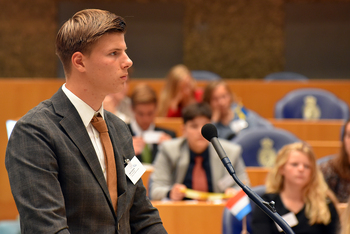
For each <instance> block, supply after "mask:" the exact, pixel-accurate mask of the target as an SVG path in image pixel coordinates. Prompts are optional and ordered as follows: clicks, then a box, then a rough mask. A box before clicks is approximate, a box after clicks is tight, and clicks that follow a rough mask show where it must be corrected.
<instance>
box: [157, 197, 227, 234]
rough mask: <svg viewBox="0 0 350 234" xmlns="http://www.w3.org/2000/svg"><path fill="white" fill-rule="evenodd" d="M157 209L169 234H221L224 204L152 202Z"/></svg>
mask: <svg viewBox="0 0 350 234" xmlns="http://www.w3.org/2000/svg"><path fill="white" fill-rule="evenodd" d="M152 204H153V205H154V206H155V207H156V208H157V209H158V211H159V214H160V217H161V219H162V221H163V225H164V227H165V229H166V230H167V232H168V233H169V234H180V233H181V234H193V233H201V234H206V233H208V234H213V233H222V214H223V211H224V208H225V204H226V203H225V202H224V203H221V204H213V203H207V202H192V201H189V202H186V201H180V202H165V203H164V202H160V201H152Z"/></svg>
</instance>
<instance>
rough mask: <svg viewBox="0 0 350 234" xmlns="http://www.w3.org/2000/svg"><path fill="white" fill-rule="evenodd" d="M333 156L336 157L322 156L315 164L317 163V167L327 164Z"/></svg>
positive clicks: (331, 155)
mask: <svg viewBox="0 0 350 234" xmlns="http://www.w3.org/2000/svg"><path fill="white" fill-rule="evenodd" d="M335 156H336V154H330V155H327V156H324V157H322V158H319V159H317V161H316V163H317V165H321V164H322V163H326V162H328V161H329V160H331V159H332V158H334V157H335Z"/></svg>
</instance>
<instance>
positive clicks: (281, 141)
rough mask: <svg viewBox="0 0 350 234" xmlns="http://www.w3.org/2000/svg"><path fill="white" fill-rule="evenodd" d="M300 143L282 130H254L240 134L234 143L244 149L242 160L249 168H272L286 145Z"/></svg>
mask: <svg viewBox="0 0 350 234" xmlns="http://www.w3.org/2000/svg"><path fill="white" fill-rule="evenodd" d="M298 141H300V140H299V139H298V138H297V137H296V136H294V135H293V134H292V133H290V132H288V131H286V130H284V129H280V128H253V129H247V130H246V131H245V132H241V133H240V134H238V135H237V136H236V137H235V138H234V139H233V140H232V142H234V143H237V144H239V145H240V146H241V147H242V158H243V160H244V163H245V165H246V166H249V167H257V166H258V167H260V166H264V167H270V166H272V165H273V164H274V162H275V158H276V154H277V152H278V150H280V149H281V148H282V147H283V146H284V145H286V144H291V143H294V142H298Z"/></svg>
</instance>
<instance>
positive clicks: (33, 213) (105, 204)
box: [5, 89, 166, 234]
mask: <svg viewBox="0 0 350 234" xmlns="http://www.w3.org/2000/svg"><path fill="white" fill-rule="evenodd" d="M105 120H106V123H107V126H108V130H109V135H110V138H111V141H112V144H113V148H114V153H115V161H116V165H117V176H118V208H117V214H116V213H115V212H114V210H113V205H112V203H111V200H110V196H109V192H108V188H107V183H106V180H105V178H104V176H103V172H102V169H101V166H100V163H99V161H98V158H97V155H96V153H95V150H94V147H93V145H92V143H91V140H90V138H89V136H88V133H87V131H86V128H85V126H84V124H83V122H82V120H81V118H80V116H79V114H78V112H77V111H76V109H75V107H74V106H73V104H72V103H71V102H70V101H69V99H68V98H67V97H66V95H65V94H64V93H63V91H62V90H61V89H60V90H59V91H58V92H57V93H56V94H55V95H54V96H52V98H51V99H49V100H46V101H44V102H42V103H40V104H39V105H38V106H37V107H35V108H33V109H32V110H30V111H29V112H28V113H27V114H26V115H25V116H24V117H22V118H21V119H20V120H19V121H18V122H17V124H16V126H15V128H14V130H13V132H12V134H11V138H10V140H9V143H8V147H7V150H6V159H5V163H6V168H7V170H8V174H9V178H10V185H11V190H12V193H13V196H14V199H15V201H16V205H17V208H18V211H19V214H20V222H21V231H22V233H93V234H96V233H166V231H165V229H164V227H163V225H162V223H161V220H160V218H159V214H158V211H157V209H156V208H154V207H153V206H152V204H151V203H150V201H149V199H148V198H147V197H146V190H145V187H144V186H143V183H142V180H139V181H138V182H137V183H136V184H135V185H134V184H133V183H132V182H131V181H130V180H129V179H128V178H127V177H126V175H125V173H124V160H125V159H131V158H132V157H133V156H134V150H133V147H132V138H131V135H130V132H129V129H128V128H127V126H126V124H125V123H124V122H123V121H121V120H120V119H119V118H117V117H115V116H114V115H113V114H111V113H109V112H106V113H105Z"/></svg>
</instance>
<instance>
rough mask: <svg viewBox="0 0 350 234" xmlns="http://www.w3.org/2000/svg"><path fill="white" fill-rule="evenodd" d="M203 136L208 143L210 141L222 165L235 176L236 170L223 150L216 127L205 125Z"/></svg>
mask: <svg viewBox="0 0 350 234" xmlns="http://www.w3.org/2000/svg"><path fill="white" fill-rule="evenodd" d="M201 132H202V136H203V137H204V138H205V139H207V141H210V142H211V143H212V144H213V146H214V148H215V150H216V152H217V154H218V155H219V158H220V159H221V161H222V163H223V164H224V166H225V167H226V169H227V171H228V172H229V173H230V175H232V174H235V170H234V168H233V166H232V164H231V161H230V159H229V158H228V157H227V155H226V153H225V151H224V149H223V148H222V146H221V144H220V142H219V139H218V131H217V129H216V127H215V126H214V125H213V124H210V123H208V124H205V125H204V126H203V127H202V130H201Z"/></svg>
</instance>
